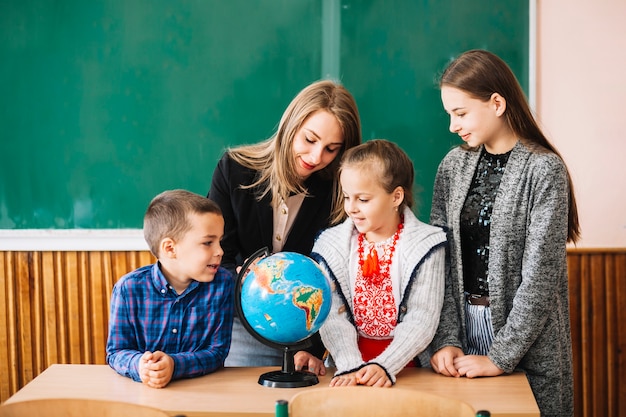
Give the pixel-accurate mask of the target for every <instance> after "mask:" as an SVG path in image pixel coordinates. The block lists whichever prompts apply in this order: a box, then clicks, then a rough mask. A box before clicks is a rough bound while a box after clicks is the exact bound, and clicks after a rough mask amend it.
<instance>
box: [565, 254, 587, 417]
mask: <svg viewBox="0 0 626 417" xmlns="http://www.w3.org/2000/svg"><path fill="white" fill-rule="evenodd" d="M567 269H568V274H569V298H570V299H569V308H570V324H571V328H572V329H571V332H572V357H573V362H574V409H575V410H576V412H575V417H581V416H582V415H583V413H582V410H583V407H584V406H585V404H584V396H583V392H585V389H584V384H583V378H580V377H579V376H580V375H583V374H584V371H583V366H582V364H583V361H582V357H583V352H582V343H581V341H582V339H583V336H582V328H583V326H582V321H583V319H582V314H581V311H582V297H580V294H581V292H582V281H581V280H580V279H573V277H580V276H582V273H581V269H582V266H581V256H578V255H571V256H568V258H567Z"/></svg>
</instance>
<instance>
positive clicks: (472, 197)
mask: <svg viewBox="0 0 626 417" xmlns="http://www.w3.org/2000/svg"><path fill="white" fill-rule="evenodd" d="M510 154H511V151H509V152H507V153H504V154H500V155H494V154H491V153H489V152H487V151H486V150H483V153H482V155H481V156H480V160H479V161H478V166H477V167H476V172H475V173H474V180H473V181H472V185H471V186H470V189H469V192H468V193H467V198H466V199H465V204H464V205H463V210H462V211H461V251H462V254H463V282H464V285H465V291H466V292H468V293H470V294H479V295H489V270H488V269H489V268H488V265H489V231H490V229H491V227H490V226H491V212H492V210H493V203H494V201H495V200H496V195H497V193H498V187H499V186H500V180H501V179H502V175H503V174H504V169H505V167H506V162H507V160H508V159H509V155H510Z"/></svg>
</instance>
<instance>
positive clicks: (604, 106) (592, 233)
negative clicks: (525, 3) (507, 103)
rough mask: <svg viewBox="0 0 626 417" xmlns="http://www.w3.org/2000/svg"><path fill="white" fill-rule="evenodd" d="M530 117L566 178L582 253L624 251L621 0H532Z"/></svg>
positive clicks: (625, 85) (625, 74) (624, 33)
mask: <svg viewBox="0 0 626 417" xmlns="http://www.w3.org/2000/svg"><path fill="white" fill-rule="evenodd" d="M537 29H538V30H537V86H536V92H537V97H536V109H537V117H538V119H539V121H540V122H541V124H542V126H543V128H544V129H545V132H546V134H547V135H548V137H549V138H550V139H551V140H552V142H553V143H554V144H555V145H556V147H557V148H558V149H559V151H560V152H561V154H562V155H563V158H564V159H565V161H566V163H567V165H568V167H569V169H570V172H571V174H572V176H573V180H574V187H575V190H576V197H577V199H578V209H579V216H580V220H581V226H582V233H583V238H582V241H581V242H579V244H578V245H577V246H578V247H584V248H595V247H598V248H614V247H615V248H616V247H619V248H624V247H626V0H593V1H590V0H586V1H585V0H537Z"/></svg>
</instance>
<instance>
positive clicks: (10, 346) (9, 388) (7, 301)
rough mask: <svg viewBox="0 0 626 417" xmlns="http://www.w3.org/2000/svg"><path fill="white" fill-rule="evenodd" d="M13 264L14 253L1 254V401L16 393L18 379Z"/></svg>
mask: <svg viewBox="0 0 626 417" xmlns="http://www.w3.org/2000/svg"><path fill="white" fill-rule="evenodd" d="M14 282H15V280H14V278H13V262H12V252H0V300H4V303H3V304H2V306H1V308H0V352H3V353H4V354H2V355H0V375H1V377H0V400H2V399H5V398H9V396H10V395H11V394H12V393H13V392H15V391H16V388H17V384H16V382H15V379H16V378H17V375H16V372H15V367H14V366H13V365H14V364H15V362H16V359H15V357H16V355H15V349H14V346H15V341H14V335H15V326H12V325H11V324H12V323H15V320H14V317H13V316H14V314H13V313H14V312H15V308H14V301H15V300H14V297H13V288H12V287H13V283H14Z"/></svg>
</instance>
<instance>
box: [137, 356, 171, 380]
mask: <svg viewBox="0 0 626 417" xmlns="http://www.w3.org/2000/svg"><path fill="white" fill-rule="evenodd" d="M139 375H140V377H141V382H143V383H144V384H146V385H148V386H149V387H152V388H163V387H165V386H166V385H167V384H169V382H170V381H171V380H172V375H174V360H173V359H172V357H171V356H169V355H168V354H166V353H163V352H161V351H156V352H146V353H144V354H143V355H142V356H141V358H140V360H139Z"/></svg>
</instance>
